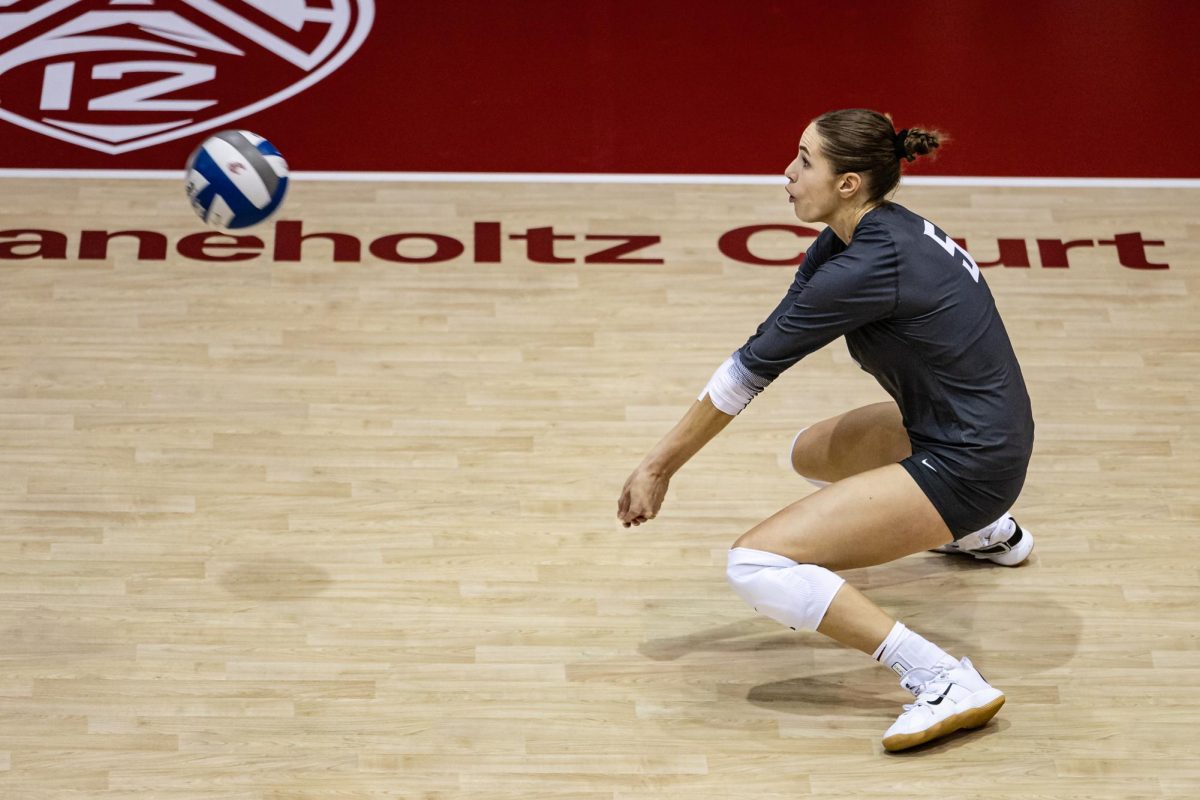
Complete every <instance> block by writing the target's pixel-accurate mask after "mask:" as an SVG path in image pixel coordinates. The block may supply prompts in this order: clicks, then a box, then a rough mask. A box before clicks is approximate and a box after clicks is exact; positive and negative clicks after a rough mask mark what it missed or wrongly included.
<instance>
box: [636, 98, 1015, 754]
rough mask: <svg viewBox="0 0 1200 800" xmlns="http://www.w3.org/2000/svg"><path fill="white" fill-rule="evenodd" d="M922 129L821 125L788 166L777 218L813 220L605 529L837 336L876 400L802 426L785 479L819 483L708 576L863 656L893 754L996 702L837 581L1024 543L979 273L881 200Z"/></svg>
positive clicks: (1007, 409)
mask: <svg viewBox="0 0 1200 800" xmlns="http://www.w3.org/2000/svg"><path fill="white" fill-rule="evenodd" d="M940 138H941V135H940V134H938V133H937V132H935V131H925V130H919V129H915V128H914V129H905V130H902V131H899V132H897V131H895V130H893V127H892V123H891V120H890V119H888V118H887V117H885V116H884V115H882V114H879V113H877V112H874V111H868V110H866V109H849V110H844V111H833V112H829V113H827V114H823V115H822V116H820V117H818V118H817V119H816V120H814V121H813V122H812V124H810V125H809V126H808V127H807V128H806V129H805V131H804V134H803V136H802V137H801V139H800V146H799V152H798V154H797V156H796V158H795V160H794V161H793V162H792V163H791V164H790V165H789V166H788V169H787V172H786V175H787V178H788V185H787V192H788V195H789V202H791V203H793V204H794V206H795V214H796V216H797V217H798V218H799V219H800V220H802V221H804V222H823V223H825V224H826V225H827V226H828V227H827V228H826V229H825V230H824V231H823V232H822V233H821V235H820V236H818V237H817V240H816V241H815V242H814V243H813V245H812V247H810V248H809V250H808V253H807V254H806V257H805V259H804V263H803V264H802V265H801V267H800V269H799V270H798V271H797V272H796V277H795V280H794V281H793V283H792V285H791V287H790V288H789V289H788V292H787V294H786V295H785V296H784V298H783V299H782V300H781V301H780V303H779V305H778V306H777V307H776V308H775V310H774V311H772V312H771V314H770V315H769V316H768V317H767V319H766V320H765V321H764V322H763V323H762V325H760V326H759V328H758V330H757V331H755V333H754V335H752V336H751V337H750V339H749V340H748V341H747V342H746V343H745V344H744V345H743V346H742V347H741V348H739V349H738V350H737V351H736V352H735V353H733V355H731V356H730V357H729V358H728V359H727V360H726V361H725V363H724V364H722V365H721V366H720V367H719V368H718V369H717V371H716V372H715V373H714V374H713V377H712V379H711V380H710V381H709V383H708V385H707V386H705V387H704V390H703V391H702V392H701V393H700V397H699V398H698V399H697V401H696V402H695V403H694V404H693V405H692V407H691V408H690V409H689V410H688V412H687V413H686V414H685V415H684V417H683V419H682V420H681V421H680V422H679V424H677V425H676V426H675V427H674V429H672V430H671V431H670V432H669V433H668V434H667V435H666V436H665V437H664V438H663V439H662V441H660V442H659V443H658V444H657V445H656V446H655V447H654V448H653V449H652V450H651V451H650V453H649V454H648V455H647V456H646V458H645V459H644V460H643V461H642V463H641V465H640V466H638V468H637V469H636V470H634V472H633V474H632V475H630V477H629V480H628V481H626V483H625V487H624V489H623V491H622V493H621V497H620V500H619V502H618V514H617V515H618V518H619V519H620V520H621V522H622V523H623V524H624V525H625V526H626V527H629V526H630V525H640V524H642V523H643V522H646V521H648V520H651V519H653V518H654V517H655V516H656V515H657V513H658V511H659V509H660V507H661V506H662V502H663V498H664V496H665V495H666V491H667V486H668V482H669V480H670V478H671V476H672V475H674V473H675V472H676V471H678V470H679V468H680V467H682V466H683V464H684V463H686V462H687V461H688V459H690V458H691V457H692V456H693V455H695V454H696V453H697V452H698V451H699V450H700V449H701V448H702V447H703V446H704V445H705V444H706V443H707V442H708V441H709V440H710V439H712V438H713V437H714V436H716V435H717V434H718V433H719V432H720V431H721V430H722V429H724V427H725V426H726V425H727V424H728V423H729V422H730V421H731V420H732V419H733V418H734V417H735V416H736V415H737V414H738V413H739V412H740V411H741V410H742V409H743V408H745V407H746V405H747V404H748V403H749V402H750V400H752V399H753V398H754V396H755V395H757V394H758V393H759V392H761V391H762V390H763V389H765V388H766V387H767V386H768V385H769V384H770V383H771V381H773V380H774V379H775V378H776V377H778V376H779V374H780V373H782V372H783V371H784V370H786V369H787V368H788V367H790V366H792V365H793V364H795V363H796V362H797V361H799V360H800V359H801V358H803V357H804V356H806V355H808V354H809V353H811V352H813V351H815V350H817V349H819V348H821V347H823V346H824V345H826V344H828V343H829V342H831V341H833V340H834V339H836V338H838V337H839V336H844V337H845V338H846V344H847V347H848V348H849V350H850V354H851V355H852V356H853V357H854V359H855V361H857V362H858V363H859V365H860V366H861V367H862V368H863V369H864V370H866V371H867V372H869V373H870V374H871V375H873V376H874V377H875V378H876V380H878V381H879V384H880V385H881V386H882V387H883V388H884V389H885V390H886V391H887V392H888V394H889V395H891V397H892V398H893V400H894V402H891V403H877V404H875V405H871V406H867V407H865V408H859V409H856V410H854V411H850V412H847V413H845V414H842V415H841V416H838V417H834V418H833V419H829V420H825V421H824V422H820V423H817V424H816V425H813V426H812V427H810V428H806V429H805V430H802V431H801V432H800V433H799V434H798V435H797V437H796V439H795V441H794V442H793V445H792V451H791V461H792V465H793V467H794V468H795V470H796V471H797V472H798V473H800V474H801V475H803V476H805V477H806V478H808V479H809V480H810V481H812V482H813V483H815V484H817V485H818V486H821V487H823V488H821V490H820V491H818V492H816V493H814V494H811V495H809V496H808V497H805V498H804V499H803V500H800V501H799V502H796V503H793V504H792V505H790V506H788V507H787V508H785V509H783V510H782V511H780V512H778V513H777V514H775V515H774V516H772V517H770V518H769V519H767V520H765V521H764V522H762V523H760V524H759V525H757V526H755V527H754V528H752V529H751V530H750V531H748V532H746V533H745V534H744V535H742V536H741V538H739V539H738V540H737V541H736V542H735V543H734V546H733V548H732V549H731V550H730V553H729V564H728V568H727V573H728V578H729V581H730V583H731V585H732V586H733V588H734V590H735V591H736V592H737V594H738V595H739V596H741V597H742V598H743V599H744V600H745V601H746V602H747V603H749V604H750V605H752V606H754V608H755V609H756V610H757V611H759V612H760V613H763V614H765V615H767V616H769V617H771V618H772V619H775V620H777V621H779V622H782V623H783V624H785V625H788V626H789V627H791V628H792V629H793V630H816V631H818V632H820V633H822V634H825V635H826V636H829V637H831V638H833V639H835V640H837V641H839V642H841V643H843V644H846V645H849V646H851V647H856V648H858V649H859V650H862V651H863V652H865V653H870V654H871V655H872V656H873V657H874V658H875V659H876V660H877V661H879V662H880V663H881V664H883V665H884V666H886V667H888V668H890V669H892V670H893V671H895V672H896V673H897V674H899V675H900V677H901V681H900V682H901V685H902V686H903V687H904V688H906V689H908V690H909V691H911V692H912V693H913V695H914V696H915V697H916V701H915V702H914V703H911V704H909V705H906V706H905V707H904V712H903V713H901V715H900V717H899V718H898V719H897V720H896V722H895V723H894V724H893V725H892V726H891V727H890V728H889V729H888V731H887V733H886V734H885V735H884V739H883V744H884V747H885V748H886V749H888V750H902V749H904V748H907V747H912V746H914V745H918V744H921V743H924V742H927V741H930V740H932V739H935V738H937V737H939V736H943V735H945V734H947V733H951V732H952V731H955V730H958V729H960V728H975V727H979V726H981V725H984V724H986V723H987V722H988V720H990V719H991V718H992V716H993V715H995V713H996V712H997V711H998V710H999V709H1000V706H1002V705H1003V704H1004V695H1003V693H1002V692H1000V691H999V690H998V689H996V688H994V687H992V686H990V685H989V684H988V683H987V682H986V681H985V680H984V679H983V677H982V676H981V675H980V674H979V672H978V671H977V670H976V669H975V668H974V666H973V665H972V664H971V662H970V660H968V659H966V658H963V659H961V660H959V659H956V658H954V657H952V656H950V655H949V654H947V653H946V652H945V651H944V650H942V649H941V648H940V647H938V646H937V645H936V644H933V643H932V642H930V641H928V640H927V639H925V638H924V637H922V636H920V635H919V634H917V633H916V632H915V631H911V630H909V629H908V628H906V627H905V626H904V625H903V624H901V623H899V622H897V621H896V620H894V619H892V618H891V617H890V616H888V615H887V614H886V613H885V612H884V611H883V610H882V609H880V608H879V607H878V606H876V605H875V604H874V603H872V602H871V601H870V600H868V599H867V598H866V597H865V596H864V595H863V594H862V593H861V592H859V591H858V590H856V589H854V588H853V587H852V586H849V585H847V584H846V583H845V581H844V580H843V579H842V578H841V577H839V576H838V575H837V574H836V571H837V570H846V569H853V568H856V567H865V566H870V565H873V564H881V563H885V562H888V561H892V560H894V559H897V558H901V557H903V556H906V555H909V554H911V553H916V552H920V551H922V550H931V549H936V550H939V551H942V552H952V553H961V554H965V555H968V556H972V557H974V558H977V559H980V560H988V561H992V562H996V563H999V564H1004V565H1007V566H1016V565H1017V564H1019V563H1021V562H1022V561H1024V560H1025V559H1026V558H1027V557H1028V555H1029V553H1030V551H1031V550H1032V547H1033V537H1032V536H1031V535H1030V534H1029V532H1028V531H1027V530H1023V529H1022V528H1021V527H1020V526H1018V525H1017V524H1016V521H1015V520H1014V519H1013V518H1012V516H1011V514H1009V513H1008V511H1009V509H1010V508H1011V506H1012V504H1013V503H1014V502H1015V500H1016V498H1017V495H1018V494H1019V493H1020V490H1021V486H1022V484H1023V483H1024V480H1025V472H1026V468H1027V466H1028V464H1029V457H1030V453H1031V451H1032V448H1033V417H1032V413H1031V410H1030V405H1029V396H1028V394H1027V392H1026V390H1025V383H1024V380H1023V379H1022V377H1021V369H1020V366H1019V365H1018V364H1017V359H1016V356H1015V355H1014V353H1013V349H1012V345H1011V344H1010V342H1009V339H1008V334H1007V333H1006V332H1005V330H1004V325H1003V323H1002V322H1001V321H1000V316H999V314H998V313H997V311H996V305H995V302H994V301H993V299H992V295H991V292H990V291H989V290H988V287H987V283H986V282H985V281H984V279H983V276H982V275H981V274H980V271H979V267H978V266H977V265H976V264H975V261H974V260H973V259H972V258H971V256H970V255H968V254H967V252H966V251H965V250H963V249H962V248H961V247H959V246H958V245H957V244H956V243H955V242H954V241H953V240H952V239H950V237H949V236H948V235H947V234H946V233H945V232H944V231H942V230H940V229H939V228H937V227H936V226H935V225H933V224H932V223H930V222H928V221H927V220H925V219H922V218H921V217H920V216H918V215H916V214H914V213H913V212H911V211H909V210H908V209H906V208H904V207H902V206H900V205H897V204H895V203H892V202H890V201H888V200H887V197H888V195H890V194H891V193H892V191H893V190H894V189H895V188H896V186H897V185H898V184H899V180H900V165H901V162H902V161H905V160H907V161H912V160H913V159H914V158H915V157H916V156H917V155H925V154H928V153H930V152H931V151H932V150H933V149H934V148H936V147H938V146H939V143H940Z"/></svg>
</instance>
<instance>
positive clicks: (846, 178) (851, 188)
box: [837, 172, 863, 200]
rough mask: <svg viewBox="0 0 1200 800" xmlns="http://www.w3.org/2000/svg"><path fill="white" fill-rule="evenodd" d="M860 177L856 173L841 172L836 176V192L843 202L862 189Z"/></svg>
mask: <svg viewBox="0 0 1200 800" xmlns="http://www.w3.org/2000/svg"><path fill="white" fill-rule="evenodd" d="M862 182H863V181H862V176H861V175H859V174H858V173H857V172H843V173H842V174H841V175H838V179H837V191H838V194H839V195H841V196H842V199H843V200H848V199H849V198H851V197H853V196H854V195H855V194H857V193H858V190H859V189H860V188H861V187H862Z"/></svg>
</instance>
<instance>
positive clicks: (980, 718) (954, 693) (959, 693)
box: [883, 658, 1004, 752]
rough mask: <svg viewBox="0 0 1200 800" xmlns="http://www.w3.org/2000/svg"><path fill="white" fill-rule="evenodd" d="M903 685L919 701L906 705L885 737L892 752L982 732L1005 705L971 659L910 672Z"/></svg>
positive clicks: (1002, 696) (904, 677) (917, 668)
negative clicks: (956, 734) (959, 732)
mask: <svg viewBox="0 0 1200 800" xmlns="http://www.w3.org/2000/svg"><path fill="white" fill-rule="evenodd" d="M900 685H901V686H903V687H904V688H905V689H908V690H909V691H910V692H912V693H913V695H914V696H916V698H917V701H916V702H915V703H909V704H908V705H905V706H904V712H903V713H902V714H900V716H899V717H898V718H897V719H896V721H895V722H894V723H892V727H890V728H888V729H887V733H885V734H884V735H883V747H884V749H885V750H888V751H889V752H895V751H897V750H906V749H908V748H910V747H916V746H917V745H919V744H925V743H926V742H931V741H933V740H934V739H937V738H939V737H942V736H945V735H947V734H950V733H953V732H954V731H957V730H961V729H963V728H981V727H983V726H984V725H986V724H987V723H988V721H989V720H991V718H992V717H994V716H996V712H997V711H999V710H1000V707H1001V706H1002V705H1004V693H1003V692H1001V691H1000V690H999V689H997V688H995V687H993V686H991V685H990V684H989V683H988V682H987V681H985V680H984V679H983V676H982V675H980V674H979V671H978V670H977V669H975V667H974V666H973V665H972V664H971V660H970V659H968V658H964V659H963V660H962V661H960V662H958V663H957V664H954V665H947V664H942V665H939V666H937V667H935V668H933V669H926V668H924V667H916V668H914V669H910V670H909V671H908V672H905V673H904V675H903V676H902V677H901V678H900Z"/></svg>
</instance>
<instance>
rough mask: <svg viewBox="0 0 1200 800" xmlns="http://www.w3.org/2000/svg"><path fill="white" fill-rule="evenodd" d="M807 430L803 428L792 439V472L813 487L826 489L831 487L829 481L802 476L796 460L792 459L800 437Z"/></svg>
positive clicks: (790, 453)
mask: <svg viewBox="0 0 1200 800" xmlns="http://www.w3.org/2000/svg"><path fill="white" fill-rule="evenodd" d="M806 430H808V428H801V429H800V433H797V434H796V436H795V437H794V438H793V439H792V446H791V447H790V448H788V464H790V465H791V467H792V471H793V472H795V473H796V474H797V475H799V476H800V477H801V478H804V480H806V481H808V482H809V483H811V484H812V485H813V486H815V487H817V488H818V489H824V488H825V487H826V486H828V485H829V481H819V480H817V479H816V478H810V477H808V476H807V475H803V474H801V472H800V470H798V469H796V461H795V459H793V458H792V455H793V454H794V453H795V452H796V442H798V441H800V436H801V435H802V434H803V433H804V432H805V431H806Z"/></svg>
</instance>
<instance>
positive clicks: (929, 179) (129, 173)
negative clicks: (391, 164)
mask: <svg viewBox="0 0 1200 800" xmlns="http://www.w3.org/2000/svg"><path fill="white" fill-rule="evenodd" d="M291 177H292V178H293V179H295V180H300V181H348V182H357V183H372V182H376V183H382V182H389V183H391V182H395V183H618V184H619V183H625V184H632V183H641V184H658V185H668V184H706V185H717V184H724V185H732V186H759V185H770V186H777V185H782V184H784V183H786V179H785V178H784V177H783V176H782V175H651V174H599V173H560V172H305V171H301V172H293V173H292V174H291ZM0 178H39V179H41V178H44V179H77V180H84V179H97V180H99V179H109V180H181V179H182V178H183V170H182V169H180V170H146V169H121V170H101V169H97V170H88V169H0ZM904 183H905V184H906V185H908V186H1014V187H1054V188H1071V187H1091V188H1128V189H1200V178H997V177H986V176H979V177H973V176H921V175H917V176H913V177H908V176H905V178H904Z"/></svg>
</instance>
